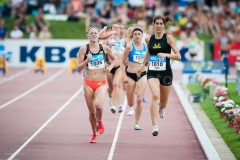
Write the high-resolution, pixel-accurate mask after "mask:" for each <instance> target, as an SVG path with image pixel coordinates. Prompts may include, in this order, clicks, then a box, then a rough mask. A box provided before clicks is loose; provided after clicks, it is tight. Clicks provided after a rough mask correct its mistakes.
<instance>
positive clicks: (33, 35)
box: [29, 25, 38, 39]
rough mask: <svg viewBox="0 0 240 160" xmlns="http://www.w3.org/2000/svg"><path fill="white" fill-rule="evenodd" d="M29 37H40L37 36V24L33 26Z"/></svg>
mask: <svg viewBox="0 0 240 160" xmlns="http://www.w3.org/2000/svg"><path fill="white" fill-rule="evenodd" d="M29 39H38V36H37V27H36V26H34V25H33V26H31V32H30V34H29Z"/></svg>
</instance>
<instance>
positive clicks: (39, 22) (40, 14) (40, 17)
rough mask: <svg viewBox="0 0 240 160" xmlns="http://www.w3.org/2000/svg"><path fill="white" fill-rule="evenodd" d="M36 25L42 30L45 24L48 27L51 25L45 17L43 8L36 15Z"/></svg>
mask: <svg viewBox="0 0 240 160" xmlns="http://www.w3.org/2000/svg"><path fill="white" fill-rule="evenodd" d="M35 25H36V27H37V29H38V30H41V28H42V27H43V26H47V27H48V28H49V27H50V23H49V22H48V21H47V20H45V19H44V14H43V10H42V8H39V9H38V14H37V16H36V17H35Z"/></svg>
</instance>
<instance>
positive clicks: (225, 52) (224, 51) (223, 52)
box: [220, 50, 228, 56]
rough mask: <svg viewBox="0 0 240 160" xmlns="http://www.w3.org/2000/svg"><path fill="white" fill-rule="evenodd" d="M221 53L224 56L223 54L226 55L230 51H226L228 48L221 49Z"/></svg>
mask: <svg viewBox="0 0 240 160" xmlns="http://www.w3.org/2000/svg"><path fill="white" fill-rule="evenodd" d="M220 55H221V56H223V55H224V56H227V55H228V51H226V50H221V51H220Z"/></svg>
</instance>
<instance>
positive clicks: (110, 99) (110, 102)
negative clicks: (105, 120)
mask: <svg viewBox="0 0 240 160" xmlns="http://www.w3.org/2000/svg"><path fill="white" fill-rule="evenodd" d="M109 104H110V106H112V105H113V98H109Z"/></svg>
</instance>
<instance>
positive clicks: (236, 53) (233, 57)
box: [214, 42, 240, 65]
mask: <svg viewBox="0 0 240 160" xmlns="http://www.w3.org/2000/svg"><path fill="white" fill-rule="evenodd" d="M220 55H221V52H220V45H219V44H217V43H214V60H220ZM237 57H240V42H235V43H234V44H232V46H231V48H230V49H229V53H228V60H229V64H230V65H235V62H236V61H237Z"/></svg>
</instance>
